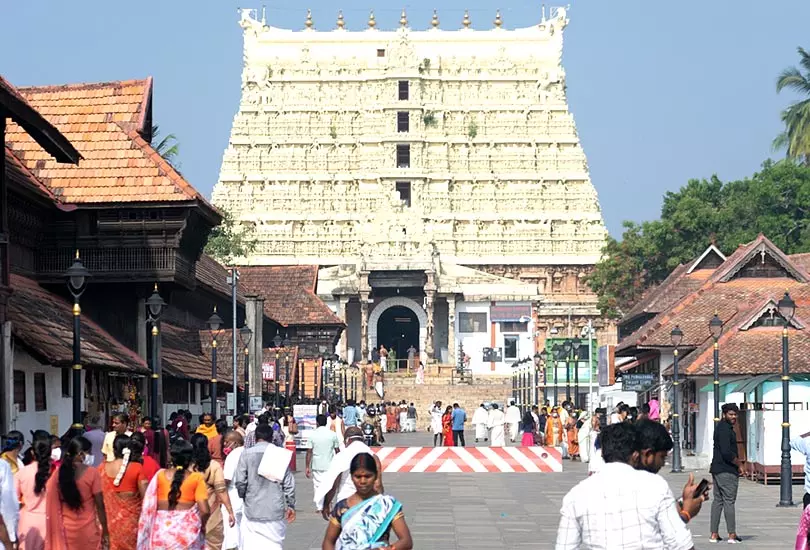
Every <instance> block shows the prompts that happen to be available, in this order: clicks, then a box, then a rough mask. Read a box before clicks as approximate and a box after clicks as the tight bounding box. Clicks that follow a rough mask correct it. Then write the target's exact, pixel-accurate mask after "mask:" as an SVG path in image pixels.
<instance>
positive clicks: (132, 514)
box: [98, 435, 148, 550]
mask: <svg viewBox="0 0 810 550" xmlns="http://www.w3.org/2000/svg"><path fill="white" fill-rule="evenodd" d="M130 444H131V440H130V438H129V437H127V436H126V435H119V436H116V438H115V440H114V441H113V456H114V457H115V459H114V460H113V461H112V462H105V463H104V464H102V465H101V466H99V467H98V471H99V473H100V474H101V488H102V493H103V495H104V507H105V508H106V509H107V516H108V517H109V518H110V550H135V540H136V538H137V536H138V519H139V518H140V515H141V502H142V498H143V495H144V494H145V493H146V485H147V483H148V482H147V480H146V477H145V476H144V474H143V465H142V464H140V463H139V462H135V461H134V460H132V458H133V457H132V449H131V448H130Z"/></svg>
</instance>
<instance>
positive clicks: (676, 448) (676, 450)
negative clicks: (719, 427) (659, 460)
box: [669, 325, 683, 473]
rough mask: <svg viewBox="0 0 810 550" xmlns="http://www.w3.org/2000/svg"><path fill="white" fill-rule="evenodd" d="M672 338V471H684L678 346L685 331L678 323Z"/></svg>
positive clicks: (671, 333) (673, 330) (671, 334)
mask: <svg viewBox="0 0 810 550" xmlns="http://www.w3.org/2000/svg"><path fill="white" fill-rule="evenodd" d="M669 337H670V339H671V340H672V346H673V348H674V349H673V351H672V393H673V398H672V400H673V403H672V445H673V448H672V472H673V473H680V472H682V471H683V467H682V466H681V419H680V415H681V382H680V380H679V379H678V346H680V345H681V342H682V341H683V331H682V330H681V329H680V327H679V326H678V325H675V328H673V329H672V332H670V333H669Z"/></svg>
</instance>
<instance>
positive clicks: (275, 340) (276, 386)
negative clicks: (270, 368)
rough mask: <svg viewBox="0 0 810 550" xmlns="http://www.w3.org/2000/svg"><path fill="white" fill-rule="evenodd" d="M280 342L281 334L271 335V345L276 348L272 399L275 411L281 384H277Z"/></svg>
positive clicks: (277, 405) (279, 374)
mask: <svg viewBox="0 0 810 550" xmlns="http://www.w3.org/2000/svg"><path fill="white" fill-rule="evenodd" d="M281 342H282V339H281V334H279V333H276V335H275V337H273V346H274V347H275V348H276V364H275V367H274V372H273V378H274V389H275V393H274V399H273V401H274V402H275V405H274V409H275V410H276V411H278V407H279V396H278V393H279V391H280V389H281V385H280V384H279V378H280V377H281V369H280V368H279V359H278V356H279V349H280V348H281Z"/></svg>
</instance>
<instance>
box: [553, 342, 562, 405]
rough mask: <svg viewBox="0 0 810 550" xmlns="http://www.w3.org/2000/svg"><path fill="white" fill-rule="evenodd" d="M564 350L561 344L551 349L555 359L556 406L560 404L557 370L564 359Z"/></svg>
mask: <svg viewBox="0 0 810 550" xmlns="http://www.w3.org/2000/svg"><path fill="white" fill-rule="evenodd" d="M563 353H565V352H564V350H563V347H562V345H561V344H554V346H553V347H552V348H551V356H552V358H553V359H554V406H555V407H556V406H557V405H558V404H559V400H560V397H559V390H558V389H557V382H558V380H557V369H558V367H559V365H558V361H559V360H560V359H561V358H562V355H563Z"/></svg>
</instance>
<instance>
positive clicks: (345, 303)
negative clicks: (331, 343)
mask: <svg viewBox="0 0 810 550" xmlns="http://www.w3.org/2000/svg"><path fill="white" fill-rule="evenodd" d="M339 300H340V303H339V304H338V317H340V320H341V321H343V322H344V323H345V324H346V328H345V329H344V330H343V332H341V333H340V340H339V341H338V347H337V353H338V355H340V357H341V358H343V360H345V361H348V360H349V312H348V308H349V297H348V296H340V298H339Z"/></svg>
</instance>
